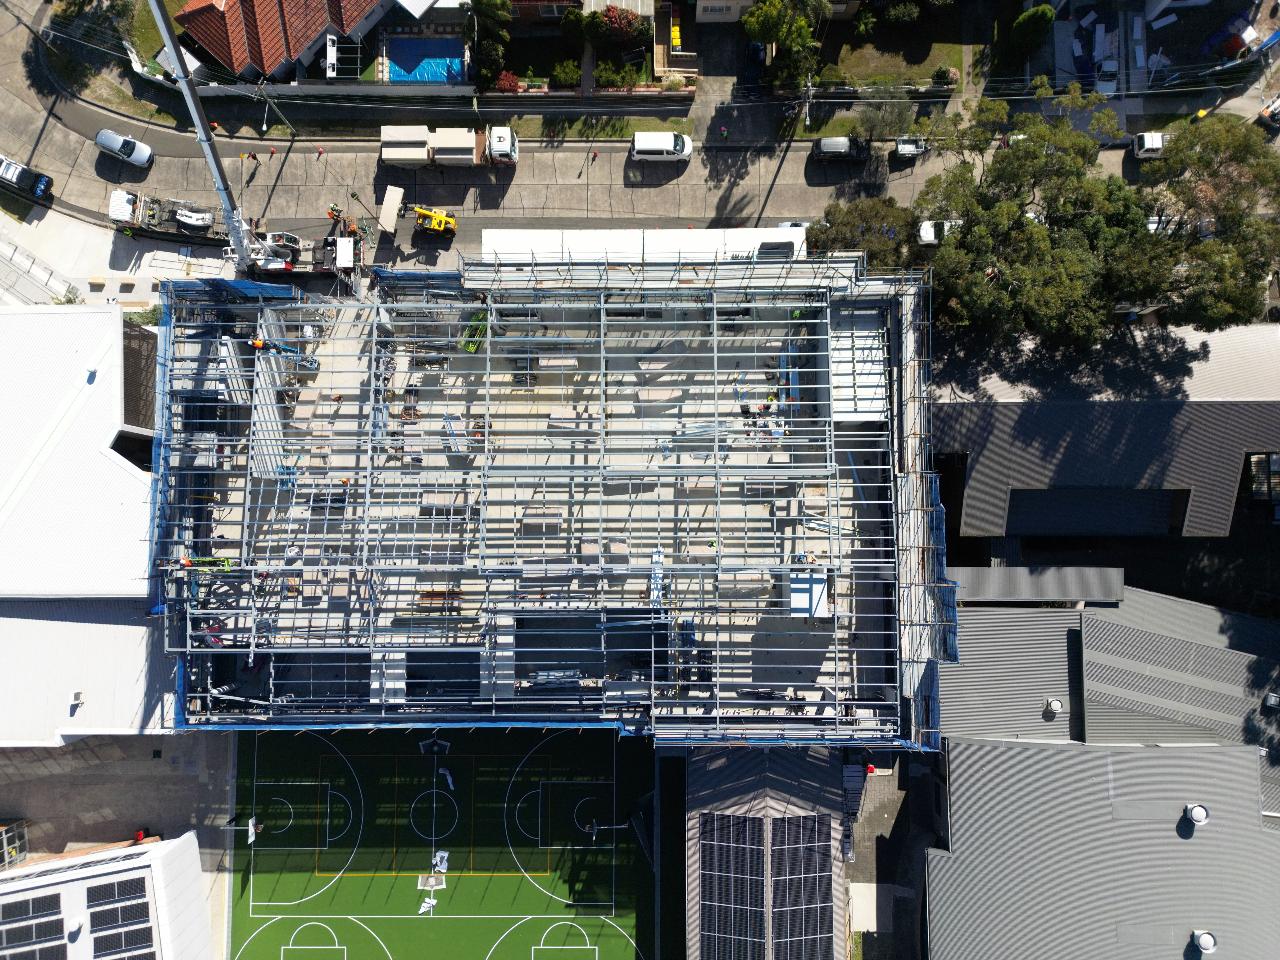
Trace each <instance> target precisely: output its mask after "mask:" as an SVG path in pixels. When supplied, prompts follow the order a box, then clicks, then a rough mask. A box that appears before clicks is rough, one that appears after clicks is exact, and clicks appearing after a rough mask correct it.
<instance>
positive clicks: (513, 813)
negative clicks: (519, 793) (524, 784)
mask: <svg viewBox="0 0 1280 960" xmlns="http://www.w3.org/2000/svg"><path fill="white" fill-rule="evenodd" d="M541 792H542V788H541V787H539V788H536V789H534V790H530V791H529V792H528V793H526V794H525V795H524V796H523V797H521V798H520V799H519V800H517V801H516V805H515V807H514V809H512V811H511V818H512V819H513V820H515V822H516V829H517V830H519V831H520V832H521V833H523V834H524V835H525V836H526V837H528V838H529V839H530V840H532V841H533V842H534V843H537V844H541V843H542V841H541V840H540V839H539V838H538V837H535V836H534V835H533V834H532V833H530V832H529V831H528V830H526V829H525V828H524V824H523V823H521V822H520V808H521V807H523V806H524V802H525V801H526V800H528V799H529V798H530V797H532V796H533V795H534V794H535V793H539V794H540V793H541ZM538 833H539V835H541V833H542V797H538Z"/></svg>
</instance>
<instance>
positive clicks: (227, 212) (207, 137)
mask: <svg viewBox="0 0 1280 960" xmlns="http://www.w3.org/2000/svg"><path fill="white" fill-rule="evenodd" d="M147 2H148V5H149V6H150V7H151V15H152V16H153V17H154V18H155V21H156V26H157V27H158V28H159V30H160V36H161V37H163V38H164V47H165V49H166V50H168V51H169V59H170V60H171V61H172V62H173V75H174V77H175V78H176V79H177V81H178V89H179V90H180V91H182V99H184V100H185V101H186V102H187V110H188V112H189V113H190V114H191V123H192V126H194V127H195V131H196V143H198V144H200V151H201V152H202V153H203V154H204V160H205V163H206V164H208V166H209V173H210V174H211V175H212V176H213V186H214V189H215V190H216V191H217V193H218V202H219V203H220V204H222V217H223V219H224V220H225V221H226V223H227V232H228V234H229V235H230V239H231V244H232V247H233V248H234V249H235V254H236V261H237V265H238V266H240V267H246V266H248V265H249V264H250V263H251V262H252V261H253V248H252V237H251V235H250V233H249V228H248V226H247V225H246V224H245V222H244V218H243V217H242V216H241V215H240V210H239V208H238V207H237V206H236V198H235V196H234V195H233V194H232V193H231V185H230V183H228V182H227V173H226V171H225V170H223V169H222V160H221V159H219V157H218V148H217V147H216V146H214V143H213V131H212V130H210V129H209V121H208V119H207V118H206V117H205V115H204V107H203V106H202V105H201V103H200V97H199V95H198V94H197V93H196V85H195V81H194V80H192V79H191V72H190V71H189V70H188V69H187V63H186V60H184V59H183V57H182V50H181V49H180V48H179V46H178V38H177V35H176V34H175V33H174V30H173V24H172V23H171V22H170V20H169V12H168V11H167V10H166V9H165V8H164V4H163V3H161V2H160V0H147Z"/></svg>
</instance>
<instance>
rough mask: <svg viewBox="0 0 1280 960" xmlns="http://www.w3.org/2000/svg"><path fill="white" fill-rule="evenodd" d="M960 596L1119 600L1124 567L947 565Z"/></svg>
mask: <svg viewBox="0 0 1280 960" xmlns="http://www.w3.org/2000/svg"><path fill="white" fill-rule="evenodd" d="M947 576H948V577H950V578H951V579H952V580H954V581H956V583H957V584H958V589H957V591H956V599H957V600H960V601H966V602H969V603H973V602H976V601H987V602H990V601H1024V600H1039V601H1075V600H1087V601H1091V602H1094V603H1108V602H1119V601H1120V600H1123V599H1124V568H1123V567H947Z"/></svg>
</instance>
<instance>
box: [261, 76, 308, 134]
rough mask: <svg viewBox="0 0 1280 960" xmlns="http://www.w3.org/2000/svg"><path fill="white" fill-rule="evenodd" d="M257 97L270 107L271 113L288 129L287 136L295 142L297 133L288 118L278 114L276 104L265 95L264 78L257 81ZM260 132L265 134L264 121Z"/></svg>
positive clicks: (265, 82) (265, 84)
mask: <svg viewBox="0 0 1280 960" xmlns="http://www.w3.org/2000/svg"><path fill="white" fill-rule="evenodd" d="M258 96H260V97H262V100H263V102H264V103H265V104H266V106H268V107H270V108H271V110H272V112H273V113H275V115H276V116H277V117H279V118H280V122H281V123H283V124H284V125H285V126H286V127H288V128H289V136H291V137H293V138H294V139H295V140H296V139H297V137H298V131H297V130H296V129H294V126H293V124H292V123H290V122H289V118H288V117H286V116H285V115H284V114H283V113H281V112H280V108H279V107H277V106H276V102H275V101H274V100H272V99H271V97H270V96H268V95H267V80H266V78H265V77H264V78H263V79H261V80H259V81H258ZM264 109H265V107H264ZM262 132H263V133H266V132H267V124H266V121H265V120H264V121H263V124H262Z"/></svg>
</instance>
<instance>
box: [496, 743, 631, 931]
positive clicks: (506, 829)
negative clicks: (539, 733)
mask: <svg viewBox="0 0 1280 960" xmlns="http://www.w3.org/2000/svg"><path fill="white" fill-rule="evenodd" d="M564 733H565V731H564V730H559V731H557V732H555V733H553V734H551V736H549V737H546V738H545V739H543V740H540V741H539V742H537V743H535V744H534V745H533V746H532V747H530V748H529V752H528V753H526V754H525V755H524V756H523V757H522V758H521V759H520V762H519V763H517V764H516V765H515V769H514V770H512V771H511V779H510V780H508V781H507V792H506V795H505V796H504V797H503V800H502V804H503V807H504V808H505V809H504V810H503V817H502V834H503V836H504V837H506V840H507V852H508V853H510V854H511V859H512V860H514V861H515V864H516V868H517V869H518V870H519V871H520V873H521V874H523V876H524V878H525V879H526V880H528V881H529V882H530V883H531V884H533V885H534V887H536V888H537V889H538V890H541V891H542V892H543V893H544V894H546V895H547V896H548V897H550V898H551V899H552V900H558V901H559V902H560V903H563V904H565V905H567V906H571V907H575V906H581V907H610V908H613V907H614V906H615V905H614V903H613V902H612V901H603V900H591V901H585V902H582V903H578V902H575V901H573V900H566V899H565V898H564V897H561V896H558V895H557V894H554V893H552V892H551V891H550V890H548V889H547V888H546V887H544V886H543V885H542V884H540V883H539V882H538V881H537V880H535V879H533V877H531V876H529V871H527V870H526V869H525V868H524V864H523V863H521V862H520V858H519V857H517V856H516V851H515V848H514V847H512V845H511V827H510V826H509V824H508V823H507V817H506V813H507V811H509V810H511V809H512V807H511V788H512V787H514V786H515V785H516V777H518V776H520V771H521V770H522V769H524V765H525V764H526V763H528V761H529V758H530V757H531V756H533V753H534V751H535V750H537V749H538V748H539V747H542V746H544V745H546V744H548V743H550V742H551V741H552V740H554V739H555V738H556V737H559V736H563V735H564ZM511 819H515V817H514V815H513V816H512V818H511Z"/></svg>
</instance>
